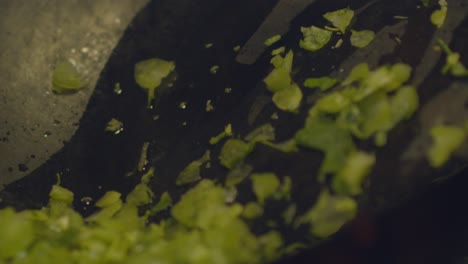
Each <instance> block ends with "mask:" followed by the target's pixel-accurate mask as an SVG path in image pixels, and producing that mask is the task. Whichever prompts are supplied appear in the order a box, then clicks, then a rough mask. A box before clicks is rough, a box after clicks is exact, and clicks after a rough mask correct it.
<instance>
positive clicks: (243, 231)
mask: <svg viewBox="0 0 468 264" xmlns="http://www.w3.org/2000/svg"><path fill="white" fill-rule="evenodd" d="M151 174H152V171H150V172H149V173H148V174H147V175H145V176H143V178H142V181H141V183H140V184H138V185H137V186H136V187H135V188H134V189H133V191H131V192H130V193H129V194H128V195H127V196H126V198H125V201H123V200H122V198H121V194H120V193H118V192H114V191H110V192H107V193H106V194H105V195H104V196H103V197H102V198H101V199H100V200H98V201H97V202H96V206H97V207H99V210H98V211H97V212H96V213H94V214H93V215H91V216H89V217H87V218H83V217H82V216H81V215H80V214H78V213H77V212H75V211H74V210H73V209H72V202H73V199H74V195H73V193H72V192H71V191H69V190H67V189H65V188H63V187H61V186H59V185H54V186H53V187H52V190H51V191H50V201H49V205H48V206H47V207H45V208H43V209H40V210H28V211H24V212H15V211H14V210H13V209H11V208H6V209H3V210H0V224H1V225H0V236H1V237H2V239H1V241H0V248H1V249H2V250H1V251H0V263H15V264H16V263H18V264H19V263H51V261H52V262H60V263H70V264H73V263H91V264H92V263H96V264H97V263H99V264H101V263H128V264H130V263H135V264H137V263H138V264H144V263H155V261H156V262H158V263H200V264H201V263H203V264H205V263H216V264H218V263H226V264H228V263H262V262H266V261H271V260H274V259H277V258H278V257H280V256H282V254H283V251H282V250H281V247H282V245H283V241H282V238H281V236H280V235H279V233H277V232H276V231H269V232H266V233H264V234H261V235H254V234H253V233H252V232H251V230H250V229H249V226H248V225H247V224H246V222H245V221H244V220H243V219H244V215H247V216H249V215H250V216H252V215H258V212H256V211H258V210H262V209H261V207H259V206H257V207H256V206H255V205H254V204H250V205H247V206H243V205H241V204H238V203H226V202H225V201H224V197H225V193H226V189H224V188H222V187H220V186H217V185H216V184H215V183H213V182H212V181H210V180H203V181H201V182H199V183H198V184H197V185H196V186H195V187H194V188H193V189H191V190H190V191H188V192H187V193H186V194H184V195H183V196H182V198H181V199H180V201H179V202H178V203H176V204H175V205H173V206H172V199H171V197H170V195H169V194H168V193H163V194H162V195H161V197H160V199H159V202H158V203H157V204H156V205H154V206H153V207H152V208H150V209H148V210H146V211H145V212H144V213H143V214H139V213H138V212H139V208H141V206H144V205H149V204H150V203H151V201H152V200H153V199H154V194H153V192H152V191H151V189H150V188H149V187H148V181H149V180H150V176H151ZM267 180H271V179H267ZM263 181H264V180H263ZM273 187H274V186H273ZM260 188H262V189H265V187H260ZM267 189H268V188H267ZM271 191H272V189H271V188H270V189H268V190H262V191H260V192H261V193H262V194H263V195H270V194H271ZM168 210H169V211H170V213H171V217H170V218H169V219H167V220H164V221H161V222H160V223H148V222H147V220H148V217H150V216H152V215H154V214H157V213H159V212H161V211H168Z"/></svg>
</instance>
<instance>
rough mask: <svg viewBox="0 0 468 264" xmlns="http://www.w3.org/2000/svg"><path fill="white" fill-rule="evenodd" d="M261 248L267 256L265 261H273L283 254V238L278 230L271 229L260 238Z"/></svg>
mask: <svg viewBox="0 0 468 264" xmlns="http://www.w3.org/2000/svg"><path fill="white" fill-rule="evenodd" d="M258 241H259V243H260V247H261V248H262V249H261V250H262V251H263V254H262V255H264V256H265V259H264V261H265V262H268V263H270V262H272V261H274V260H276V259H279V257H280V256H281V250H280V249H281V247H282V246H283V238H282V237H281V234H280V233H278V232H277V231H270V232H268V233H266V234H264V235H261V236H260V237H259V238H258Z"/></svg>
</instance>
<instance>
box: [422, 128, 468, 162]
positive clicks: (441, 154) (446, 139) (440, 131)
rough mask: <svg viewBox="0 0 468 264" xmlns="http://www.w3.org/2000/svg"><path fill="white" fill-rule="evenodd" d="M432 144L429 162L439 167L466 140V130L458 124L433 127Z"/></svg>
mask: <svg viewBox="0 0 468 264" xmlns="http://www.w3.org/2000/svg"><path fill="white" fill-rule="evenodd" d="M431 137H432V145H431V147H430V149H429V152H428V154H427V155H428V159H429V163H430V164H431V166H432V167H435V168H439V167H441V166H442V165H444V163H445V162H446V161H447V160H448V159H449V158H450V156H451V155H452V153H453V152H454V151H455V150H457V149H458V148H459V147H460V145H461V144H462V143H463V142H464V141H465V137H466V132H465V130H464V129H463V128H460V127H457V126H444V125H439V126H435V127H433V128H431Z"/></svg>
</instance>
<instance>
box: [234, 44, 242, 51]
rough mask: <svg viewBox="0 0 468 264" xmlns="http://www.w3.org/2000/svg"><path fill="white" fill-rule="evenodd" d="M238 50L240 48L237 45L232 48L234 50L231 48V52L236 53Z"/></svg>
mask: <svg viewBox="0 0 468 264" xmlns="http://www.w3.org/2000/svg"><path fill="white" fill-rule="evenodd" d="M240 49H241V46H239V45H237V46H234V48H232V50H233V51H234V52H238V51H239V50H240Z"/></svg>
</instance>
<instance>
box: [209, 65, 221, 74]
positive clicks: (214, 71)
mask: <svg viewBox="0 0 468 264" xmlns="http://www.w3.org/2000/svg"><path fill="white" fill-rule="evenodd" d="M218 70H219V65H213V66H212V67H211V68H210V72H211V73H212V74H216V73H218Z"/></svg>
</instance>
